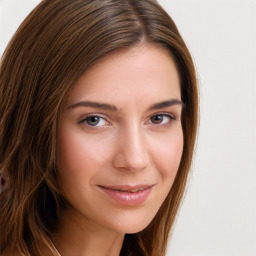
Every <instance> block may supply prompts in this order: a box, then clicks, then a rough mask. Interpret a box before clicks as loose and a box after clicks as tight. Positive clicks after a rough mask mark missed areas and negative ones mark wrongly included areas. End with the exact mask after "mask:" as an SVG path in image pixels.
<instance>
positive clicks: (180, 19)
mask: <svg viewBox="0 0 256 256" xmlns="http://www.w3.org/2000/svg"><path fill="white" fill-rule="evenodd" d="M159 2H160V4H162V6H163V7H164V8H165V9H166V10H167V11H168V13H169V14H170V15H171V16H172V18H173V19H174V21H175V22H176V24H177V26H178V28H179V30H180V32H181V34H182V36H183V38H184V40H185V41H186V43H187V45H188V47H189V49H190V51H191V53H192V56H193V58H194V61H195V64H196V67H197V72H198V79H199V85H200V94H201V122H200V132H199V138H198V145H197V155H196V158H195V161H194V166H193V171H192V173H191V176H190V182H189V186H188V189H187V193H186V197H185V199H184V202H183V204H182V207H181V210H180V213H179V216H178V219H177V222H176V225H175V229H174V232H173V234H172V237H171V239H170V245H169V250H168V256H255V255H256V200H255V196H256V107H255V99H256V89H255V88H256V1H253V0H251V1H249V0H160V1H159ZM37 3H39V0H0V55H1V53H2V52H3V50H4V48H5V46H6V44H7V42H8V40H9V39H10V37H11V36H12V34H13V33H14V32H15V30H16V28H17V27H18V25H19V23H20V22H21V21H22V20H23V19H24V18H25V16H26V15H27V14H28V13H29V11H30V10H31V9H32V8H33V7H34V6H35V5H36V4H37Z"/></svg>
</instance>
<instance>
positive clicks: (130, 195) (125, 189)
mask: <svg viewBox="0 0 256 256" xmlns="http://www.w3.org/2000/svg"><path fill="white" fill-rule="evenodd" d="M153 186H154V185H136V186H127V185H124V186H123V185H122V186H120V185H118V186H99V188H100V190H101V191H103V192H104V193H105V194H106V195H107V196H108V197H110V198H111V200H114V201H115V202H116V203H119V204H123V205H128V206H132V205H138V204H142V203H143V202H145V201H146V199H147V198H148V196H149V195H150V193H151V191H152V188H153Z"/></svg>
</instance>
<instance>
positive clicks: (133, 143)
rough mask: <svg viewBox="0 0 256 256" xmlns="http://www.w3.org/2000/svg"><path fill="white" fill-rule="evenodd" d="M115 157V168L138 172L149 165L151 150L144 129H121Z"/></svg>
mask: <svg viewBox="0 0 256 256" xmlns="http://www.w3.org/2000/svg"><path fill="white" fill-rule="evenodd" d="M117 140H118V141H117V144H118V146H117V149H116V154H115V156H114V159H113V165H114V167H115V168H118V169H123V170H129V171H132V172H137V171H141V170H143V169H145V168H146V167H147V166H148V165H149V152H148V147H147V143H146V139H145V136H143V131H141V129H140V128H139V127H136V126H134V127H130V128H128V129H123V130H122V131H120V133H119V136H118V138H117Z"/></svg>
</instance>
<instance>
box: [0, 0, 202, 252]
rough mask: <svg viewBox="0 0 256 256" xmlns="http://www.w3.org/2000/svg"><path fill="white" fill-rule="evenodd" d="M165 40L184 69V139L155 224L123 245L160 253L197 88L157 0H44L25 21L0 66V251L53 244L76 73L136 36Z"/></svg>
mask: <svg viewBox="0 0 256 256" xmlns="http://www.w3.org/2000/svg"><path fill="white" fill-rule="evenodd" d="M143 41H144V42H146V43H150V44H156V45H160V46H162V47H164V48H166V49H168V50H169V51H170V52H171V53H172V55H173V56H174V59H175V61H176V63H177V66H178V69H179V73H180V77H181V95H182V101H183V102H184V104H185V108H184V110H183V114H182V127H183V133H184V148H183V155H182V160H181V163H180V167H179V170H178V174H177V176H176V179H175V181H174V184H173V186H172V188H171V191H170V193H169V195H168V197H167V198H166V200H165V201H164V203H163V205H162V206H161V208H160V210H159V211H158V213H157V215H156V216H155V218H154V219H153V221H152V222H151V224H150V225H149V226H148V227H147V228H146V229H145V230H143V231H141V232H140V233H137V234H127V235H126V236H125V240H124V244H123V248H122V251H121V255H124V256H126V255H127V256H128V255H130V256H139V255H143V256H163V255H165V252H166V246H167V241H168V235H169V233H170V230H171V228H172V226H173V223H174V220H175V216H176V214H177V211H178V208H179V205H180V203H181V200H182V197H183V194H184V189H185V186H186V181H187V177H188V173H189V169H190V166H191V162H192V158H193V152H194V144H195V139H196V132H197V122H198V93H197V82H196V75H195V70H194V65H193V61H192V58H191V56H190V54H189V51H188V49H187V47H186V45H185V43H184V41H183V40H182V38H181V36H180V34H179V32H178V30H177V28H176V26H175V24H174V22H173V21H172V19H171V18H170V16H169V15H168V14H167V13H166V12H165V11H164V10H163V9H162V8H161V6H160V5H159V4H158V3H157V2H156V1H154V0H43V1H42V2H41V3H40V4H39V5H38V6H37V7H36V8H35V9H34V10H33V11H32V12H31V13H30V14H29V16H28V17H27V18H26V19H25V21H24V22H23V23H22V24H21V26H20V27H19V29H18V30H17V32H16V33H15V35H14V36H13V38H12V40H11V42H10V43H9V45H8V47H7V48H6V51H5V52H4V54H3V57H2V60H1V66H0V174H3V175H4V176H5V177H6V178H7V180H8V186H7V189H5V190H4V191H3V192H2V193H1V194H0V209H1V210H0V225H1V226H0V227H1V230H0V233H1V236H0V254H1V253H4V252H14V253H15V254H17V255H25V256H29V255H42V254H41V251H40V248H41V247H42V245H43V246H46V247H47V248H48V249H49V250H50V251H51V252H52V255H56V252H55V250H54V248H53V246H52V244H51V240H50V237H51V236H52V234H53V233H54V230H55V225H56V223H57V221H58V216H59V214H60V212H61V210H62V209H63V207H65V200H64V199H63V197H62V195H61V193H60V189H59V185H58V179H57V169H56V166H55V162H56V138H57V136H56V131H57V122H58V116H59V114H60V109H61V104H62V102H63V100H64V98H65V97H66V96H67V94H68V93H69V92H70V90H71V89H72V87H73V86H74V84H75V83H76V81H77V80H78V78H79V77H80V76H81V75H82V74H83V73H84V72H85V71H86V70H87V69H88V68H89V67H91V66H92V65H95V64H96V63H97V62H99V61H100V60H102V59H103V58H105V57H107V56H109V54H111V53H113V52H116V51H118V50H121V49H125V48H129V47H134V46H135V45H136V44H138V43H140V42H143Z"/></svg>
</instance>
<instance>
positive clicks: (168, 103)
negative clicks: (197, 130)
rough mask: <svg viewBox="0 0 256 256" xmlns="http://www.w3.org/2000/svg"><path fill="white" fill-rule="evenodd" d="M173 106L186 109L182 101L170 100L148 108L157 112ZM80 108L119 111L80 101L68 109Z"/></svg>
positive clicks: (101, 104) (108, 105) (112, 107)
mask: <svg viewBox="0 0 256 256" xmlns="http://www.w3.org/2000/svg"><path fill="white" fill-rule="evenodd" d="M173 105H181V106H182V107H184V103H183V102H182V101H181V100H178V99H169V100H165V101H161V102H158V103H155V104H153V105H151V106H150V107H149V108H148V110H157V109H161V108H167V107H171V106H173ZM78 107H93V108H98V109H104V110H110V111H113V112H117V111H119V110H118V108H117V107H116V106H115V105H112V104H106V103H99V102H94V101H80V102H77V103H75V104H73V105H70V106H68V109H74V108H78Z"/></svg>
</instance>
